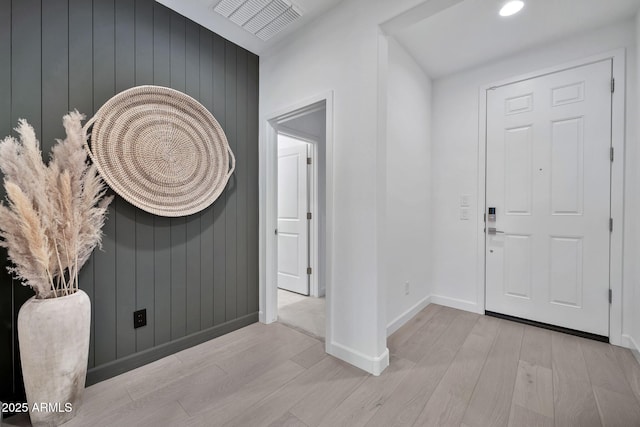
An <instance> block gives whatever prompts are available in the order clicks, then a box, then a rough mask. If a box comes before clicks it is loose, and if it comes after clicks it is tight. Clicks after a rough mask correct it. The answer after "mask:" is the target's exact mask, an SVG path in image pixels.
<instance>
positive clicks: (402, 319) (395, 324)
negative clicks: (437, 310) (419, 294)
mask: <svg viewBox="0 0 640 427" xmlns="http://www.w3.org/2000/svg"><path fill="white" fill-rule="evenodd" d="M429 304H431V296H427V297H425V298H423V299H421V300H420V301H418V302H417V303H416V304H415V305H414V306H413V307H411V308H409V309H408V310H407V311H405V312H404V313H402V314H400V315H399V316H398V317H396V318H395V319H393V320H392V321H391V322H390V323H389V324H388V325H387V337H388V336H390V335H391V334H393V333H394V332H395V331H397V330H398V329H400V328H401V327H403V326H404V325H405V323H407V322H408V321H409V320H411V319H413V317H414V316H415V315H416V314H418V313H419V312H420V311H422V310H424V308H425V307H426V306H428V305H429Z"/></svg>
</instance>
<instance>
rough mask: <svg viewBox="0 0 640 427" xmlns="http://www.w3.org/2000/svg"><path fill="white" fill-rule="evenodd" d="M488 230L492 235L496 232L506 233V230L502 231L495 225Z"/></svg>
mask: <svg viewBox="0 0 640 427" xmlns="http://www.w3.org/2000/svg"><path fill="white" fill-rule="evenodd" d="M487 232H488V233H489V234H491V235H495V234H504V231H500V230H496V228H495V227H489V228H488V229H487Z"/></svg>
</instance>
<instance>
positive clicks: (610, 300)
mask: <svg viewBox="0 0 640 427" xmlns="http://www.w3.org/2000/svg"><path fill="white" fill-rule="evenodd" d="M612 302H613V291H612V290H611V289H609V304H611V303H612Z"/></svg>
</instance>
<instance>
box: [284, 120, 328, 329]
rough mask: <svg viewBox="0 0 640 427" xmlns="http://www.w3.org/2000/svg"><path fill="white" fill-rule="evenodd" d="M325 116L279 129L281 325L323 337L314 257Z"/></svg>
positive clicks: (320, 293) (321, 286) (322, 304)
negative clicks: (319, 148) (319, 158)
mask: <svg viewBox="0 0 640 427" xmlns="http://www.w3.org/2000/svg"><path fill="white" fill-rule="evenodd" d="M324 116H325V110H324V109H322V110H317V111H315V112H313V113H309V114H307V115H304V116H301V117H297V118H295V119H292V120H289V121H287V122H285V123H283V124H281V125H280V126H278V205H277V209H278V229H277V230H278V233H277V236H278V279H277V285H278V321H279V322H281V323H284V324H286V325H288V326H292V327H294V328H296V329H300V330H302V331H303V332H306V333H308V334H310V335H313V336H314V337H317V338H321V339H324V336H325V323H326V322H325V299H324V295H325V289H324V283H323V281H320V280H318V267H317V265H318V261H317V260H316V259H315V258H316V256H317V253H318V248H317V246H318V238H317V235H316V233H314V228H315V227H314V226H315V222H317V221H318V216H319V215H318V206H317V203H318V201H317V197H316V194H317V193H318V189H317V181H318V180H317V178H316V176H315V175H316V174H315V172H316V168H315V166H317V165H316V164H315V163H316V162H317V156H316V155H315V151H316V150H315V148H316V147H317V146H318V144H320V143H321V142H322V141H323V140H324V136H323V133H324V127H325V123H324V122H325V117H324ZM303 135H304V136H303ZM314 160H315V162H314ZM314 267H315V269H316V271H315V274H314Z"/></svg>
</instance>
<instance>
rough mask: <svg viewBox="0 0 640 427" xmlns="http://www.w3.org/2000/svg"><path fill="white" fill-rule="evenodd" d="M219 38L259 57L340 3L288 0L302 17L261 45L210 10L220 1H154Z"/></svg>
mask: <svg viewBox="0 0 640 427" xmlns="http://www.w3.org/2000/svg"><path fill="white" fill-rule="evenodd" d="M156 1H157V2H158V3H162V4H163V5H165V6H167V7H169V8H170V9H173V10H175V11H176V12H178V13H179V14H181V15H183V16H186V17H187V18H189V19H191V20H192V21H194V22H197V23H198V24H200V25H202V26H203V27H206V28H208V29H210V30H211V31H213V32H214V33H216V34H219V35H221V36H222V37H224V38H226V39H228V40H231V41H232V42H234V43H236V44H238V45H240V46H242V47H243V48H245V49H247V50H249V51H251V52H253V53H255V54H257V55H260V54H261V53H263V52H264V51H265V50H267V49H268V48H269V47H271V46H273V45H275V44H276V43H278V42H279V41H280V40H282V39H283V38H285V37H287V36H289V35H291V34H292V33H293V32H295V31H296V30H297V29H299V28H301V27H303V26H304V25H307V24H309V22H311V21H313V20H314V19H315V18H317V17H318V16H320V15H322V14H323V13H324V12H326V11H327V10H329V9H331V8H332V7H333V6H335V5H337V4H338V3H340V2H341V1H342V0H291V3H293V4H294V5H295V6H297V7H298V8H299V9H300V10H301V11H302V17H300V18H298V19H297V20H296V21H294V22H293V23H292V24H290V25H289V26H287V27H286V28H285V29H283V30H282V31H281V32H279V33H278V34H276V35H275V36H273V37H272V38H271V39H269V40H268V41H266V42H264V41H262V40H260V39H259V38H258V37H256V36H254V35H253V34H251V33H249V32H248V31H246V30H244V29H242V28H241V27H239V26H238V25H236V24H234V23H233V22H231V21H230V20H229V19H227V18H225V17H223V16H222V15H220V14H218V13H217V12H215V11H214V10H213V8H214V7H215V6H216V5H217V4H218V3H219V0H156Z"/></svg>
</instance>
